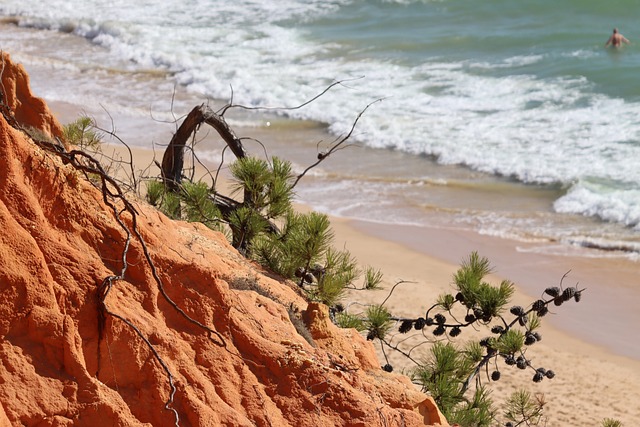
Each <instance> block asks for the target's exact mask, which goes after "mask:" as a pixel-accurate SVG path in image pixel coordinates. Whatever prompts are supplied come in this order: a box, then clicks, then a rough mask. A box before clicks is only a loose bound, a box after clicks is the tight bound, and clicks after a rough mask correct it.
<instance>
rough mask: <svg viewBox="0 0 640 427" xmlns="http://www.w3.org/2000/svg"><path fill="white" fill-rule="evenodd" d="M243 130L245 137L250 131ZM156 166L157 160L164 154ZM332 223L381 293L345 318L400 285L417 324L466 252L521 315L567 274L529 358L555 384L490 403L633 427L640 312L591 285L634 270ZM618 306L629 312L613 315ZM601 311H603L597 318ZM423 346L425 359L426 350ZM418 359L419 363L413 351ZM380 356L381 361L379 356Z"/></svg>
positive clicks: (506, 246) (480, 241) (617, 263)
mask: <svg viewBox="0 0 640 427" xmlns="http://www.w3.org/2000/svg"><path fill="white" fill-rule="evenodd" d="M52 109H53V111H54V112H55V113H56V114H57V115H58V117H59V118H60V120H61V122H63V123H66V122H68V121H70V120H72V119H73V117H75V116H76V115H77V114H79V112H80V111H81V110H80V109H79V108H78V107H77V106H72V105H65V104H60V103H53V104H52ZM241 131H242V132H245V133H251V132H255V129H254V130H252V129H243V130H241ZM281 143H282V141H281ZM283 144H284V143H283ZM285 145H286V144H285ZM112 150H113V153H116V156H122V157H123V158H127V154H126V153H125V152H124V150H123V147H122V146H112V145H106V146H105V147H104V149H103V151H104V152H105V153H106V154H108V155H109V156H111V155H112ZM132 151H133V153H134V154H133V155H134V168H135V170H136V171H140V170H145V174H146V175H148V176H154V175H157V174H158V171H157V168H155V167H151V168H150V169H147V167H148V166H149V165H150V164H151V163H152V159H153V156H154V153H153V151H151V150H148V149H142V148H137V147H134V148H133V150H132ZM155 157H156V159H159V158H160V157H161V149H159V150H157V151H156V153H155ZM197 176H198V174H196V177H197ZM300 209H309V207H307V206H300ZM331 221H332V225H333V229H334V231H335V241H334V245H335V246H336V247H339V248H346V249H348V250H349V251H350V252H351V253H352V254H353V255H354V256H355V257H356V258H357V259H358V261H359V263H360V264H361V265H362V266H366V265H371V266H374V267H376V268H379V269H381V271H382V272H383V273H384V289H383V290H379V291H369V292H352V293H351V294H350V295H349V296H348V297H347V299H346V300H345V303H346V305H347V307H348V309H349V310H350V311H352V312H359V311H363V305H366V304H368V303H380V302H382V301H383V300H384V299H385V298H386V297H387V295H388V293H389V290H390V289H391V287H392V286H393V285H394V284H396V283H398V282H400V281H405V282H407V283H403V284H402V285H400V286H399V287H398V288H397V289H396V290H395V291H394V293H393V295H392V296H391V298H389V299H388V301H387V302H386V304H385V305H386V306H387V307H388V308H389V310H390V311H391V312H392V313H393V314H394V315H396V316H407V317H418V316H422V315H423V313H424V311H425V310H426V308H428V307H429V306H430V305H431V304H432V303H433V302H434V301H435V299H436V298H437V296H438V295H439V294H441V293H443V292H448V291H451V289H452V285H451V283H452V276H453V274H454V272H455V271H456V269H457V266H458V265H459V262H460V261H461V260H462V259H464V258H466V257H467V256H468V255H469V253H470V252H471V251H473V250H477V251H479V252H480V254H481V255H483V256H487V257H488V258H489V259H490V260H491V263H492V265H493V266H494V269H495V273H494V274H493V275H492V277H491V282H492V283H495V284H498V283H499V282H500V281H501V280H502V279H504V278H506V279H509V280H511V281H513V282H515V284H516V287H517V293H516V295H515V297H514V301H513V302H514V303H516V304H520V305H523V306H526V305H528V304H530V303H531V302H532V301H533V300H534V299H536V298H537V297H538V296H539V295H540V294H541V293H542V290H543V289H544V288H545V287H546V286H551V285H557V284H558V283H559V281H560V279H561V278H562V276H563V275H564V274H565V273H567V272H568V271H569V270H571V272H570V273H569V276H568V278H567V279H565V280H567V282H565V283H564V284H565V285H568V286H569V285H571V286H572V285H575V284H576V283H579V284H580V285H581V286H582V285H584V287H586V288H587V292H585V295H584V298H583V301H582V302H581V303H580V304H575V303H573V302H572V304H566V305H565V306H563V307H560V309H558V310H557V312H556V314H555V315H553V316H547V317H545V318H544V319H543V320H544V322H543V327H542V328H541V330H540V333H541V334H542V336H543V340H542V341H541V342H540V343H538V344H536V345H535V346H534V347H532V348H531V350H530V353H529V356H530V357H531V359H532V360H533V361H534V362H535V363H536V365H538V366H544V367H546V368H547V369H553V370H554V371H555V372H556V377H555V378H554V379H553V380H545V381H543V382H542V383H539V384H535V383H533V382H532V381H531V378H530V377H531V375H530V373H529V372H526V373H523V372H521V371H519V370H517V369H511V368H509V367H507V366H501V368H500V370H501V372H502V379H501V380H500V381H499V382H495V383H493V384H492V390H493V391H492V396H493V397H494V399H495V401H496V402H500V401H501V400H502V399H503V398H504V397H505V396H508V395H509V394H510V393H511V392H512V391H513V390H515V389H516V388H518V387H523V388H526V389H527V390H529V391H530V392H531V393H533V394H536V393H541V394H543V395H544V400H545V401H546V406H545V413H546V414H547V417H548V421H547V424H546V425H547V426H569V425H571V426H598V425H600V421H601V420H602V419H603V418H607V417H610V418H615V419H618V420H620V421H622V422H623V425H625V426H633V425H637V424H638V422H640V404H639V403H638V402H640V360H638V358H637V357H635V358H634V357H633V354H636V355H637V352H636V349H637V343H636V342H633V341H634V336H637V333H636V332H635V325H638V324H639V322H638V313H637V312H636V311H634V310H632V309H631V308H632V307H633V305H634V304H635V303H636V301H637V300H634V299H633V298H634V295H635V294H634V293H633V291H634V290H633V289H626V288H625V287H624V286H620V287H617V288H616V287H607V288H606V289H603V288H601V287H598V286H595V285H593V284H594V283H597V282H598V281H602V283H607V284H609V283H615V282H612V280H611V279H612V276H613V277H618V276H619V277H621V280H620V281H619V283H629V282H628V281H626V280H628V277H630V276H631V275H633V274H634V272H635V271H636V270H635V269H636V268H637V266H635V265H633V263H628V262H625V261H621V260H616V259H611V260H607V259H597V260H594V259H588V258H579V257H575V258H570V257H551V256H545V255H539V254H535V253H527V252H526V251H523V248H522V247H520V246H519V245H518V244H517V243H516V242H510V241H508V240H505V239H498V238H492V237H488V236H481V235H478V234H473V233H462V232H459V231H455V230H447V229H429V228H424V227H409V226H396V225H384V224H377V223H369V222H363V221H354V220H350V219H347V218H338V217H332V218H331ZM608 305H611V306H608ZM616 307H626V308H625V309H624V310H618V311H616ZM598 308H600V309H602V311H601V312H599V311H597V310H598ZM602 312H609V313H611V312H613V313H617V315H619V316H621V317H622V318H623V319H624V322H623V323H624V324H625V325H626V328H627V329H626V330H625V331H617V332H623V333H626V334H627V337H628V341H629V342H630V343H631V344H630V345H629V346H628V347H627V346H625V342H626V341H620V340H613V341H611V340H610V342H611V344H610V345H607V332H608V323H607V319H606V318H604V316H601V315H600V313H602ZM585 322H587V324H585ZM589 322H591V323H589ZM463 337H464V335H462V337H461V338H462V339H464V338H463ZM392 340H393V338H392ZM424 347H425V348H424V349H425V350H426V348H427V346H424ZM415 355H416V357H417V358H419V357H420V350H418V351H417V352H416V353H415ZM379 356H380V360H381V361H382V360H384V359H383V355H382V353H381V352H379ZM387 356H388V357H389V361H390V363H391V364H392V365H394V367H395V369H396V371H407V372H408V370H409V369H410V368H411V367H412V365H411V364H410V363H409V362H408V361H407V359H406V358H404V357H402V356H401V355H399V354H397V353H395V354H394V353H393V352H389V351H388V350H387ZM381 364H383V363H382V362H381Z"/></svg>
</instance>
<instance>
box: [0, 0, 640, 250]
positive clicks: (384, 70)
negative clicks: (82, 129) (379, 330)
mask: <svg viewBox="0 0 640 427" xmlns="http://www.w3.org/2000/svg"><path fill="white" fill-rule="evenodd" d="M639 13H640V12H637V8H636V7H634V4H633V3H632V2H631V1H630V0H626V1H622V0H616V1H610V2H606V3H605V2H601V1H596V0H588V1H585V0H581V1H577V0H567V1H563V2H557V1H550V0H536V1H532V0H522V1H518V2H514V1H506V0H487V1H482V2H480V1H474V0H439V1H435V0H434V1H429V0H333V1H326V0H305V1H303V0H282V1H278V2H275V1H257V0H236V1H234V2H227V1H219V0H180V1H178V0H164V1H154V0H145V1H139V2H135V3H134V2H125V1H122V0H120V1H113V0H110V1H107V0H47V1H44V0H30V1H28V2H25V1H24V0H2V1H1V2H0V17H1V18H2V19H3V22H4V25H3V26H2V28H3V33H2V34H3V36H2V38H1V39H0V48H2V49H5V50H8V51H10V52H11V53H12V55H13V56H14V57H15V58H16V59H17V60H19V61H20V62H23V63H24V64H25V66H26V67H27V69H29V67H32V68H34V69H38V70H44V71H42V73H43V74H44V77H45V78H43V79H37V78H34V79H33V80H34V85H35V86H36V92H37V93H38V94H39V95H40V96H43V97H45V98H47V99H50V100H59V101H64V102H71V103H76V104H80V105H88V106H93V107H94V108H95V109H96V110H98V111H99V110H100V109H104V110H107V111H110V112H115V111H117V112H126V113H127V114H129V115H140V116H147V117H148V116H149V115H150V113H151V114H153V115H154V117H158V118H161V117H166V116H167V115H168V110H169V109H170V108H173V109H174V113H177V115H178V116H179V115H180V114H183V113H184V112H186V111H188V110H189V109H190V108H191V107H193V106H194V105H197V103H200V102H202V101H203V100H205V99H211V100H212V101H211V102H212V103H214V104H215V103H216V102H217V104H216V105H220V106H221V105H222V103H223V102H222V101H213V100H228V99H230V98H231V97H233V101H234V102H235V103H237V104H243V105H246V106H252V107H294V106H297V105H300V104H302V103H304V102H305V101H307V100H309V99H311V98H313V97H314V96H315V95H317V94H319V93H320V92H322V90H324V89H325V88H326V87H327V86H328V85H330V84H331V83H332V82H335V81H342V82H343V83H342V84H341V85H338V86H335V87H334V88H333V89H332V90H331V91H329V92H328V93H327V94H325V95H324V96H322V97H321V98H319V99H318V100H316V101H314V102H313V103H311V104H309V105H307V106H305V107H304V108H300V109H290V110H286V109H281V110H277V111H275V112H274V111H271V112H270V113H269V115H264V114H254V115H245V116H242V118H241V119H237V120H238V121H237V122H236V124H240V125H244V126H253V127H255V128H256V129H261V130H264V129H265V128H269V127H271V128H274V129H279V130H283V129H285V130H286V129H289V130H293V131H296V130H298V129H300V128H305V129H307V128H313V129H316V130H318V131H319V132H325V131H326V132H328V133H329V134H330V135H333V136H339V135H343V134H345V133H346V132H348V131H349V129H350V128H351V126H352V124H353V122H354V120H355V118H356V117H357V115H358V113H359V112H361V111H362V110H363V109H364V108H365V107H366V106H367V105H369V104H371V103H373V104H372V105H371V106H370V107H369V108H368V109H367V111H366V113H365V114H364V115H363V117H362V118H361V119H360V121H359V122H358V124H357V127H356V129H355V132H354V135H353V138H352V141H353V142H354V143H357V147H352V149H349V150H344V151H343V152H341V154H340V158H337V159H335V160H334V159H332V160H331V161H330V162H329V161H328V162H325V163H323V164H322V165H321V166H320V167H319V168H317V169H315V170H314V174H313V175H314V180H311V182H309V183H308V184H305V185H303V186H301V187H300V189H299V197H300V199H301V200H302V201H304V202H307V203H309V204H311V205H313V206H315V207H316V208H318V209H322V210H324V211H327V212H330V213H333V214H336V215H342V216H347V217H352V218H359V219H365V220H371V221H378V222H384V223H399V224H400V223H401V224H414V225H430V226H438V227H454V228H460V229H465V230H473V231H476V232H479V233H483V234H487V235H493V236H500V237H504V238H512V239H516V240H519V241H523V242H528V243H532V242H534V243H535V242H541V243H544V245H543V246H540V249H539V250H541V251H548V252H549V251H550V252H554V253H557V254H559V255H562V254H565V253H571V254H576V253H579V254H581V255H584V256H588V257H612V256H614V257H627V258H629V259H633V260H636V259H638V258H640V167H639V166H640V160H639V159H640V84H638V81H639V79H638V70H640V48H638V47H637V44H639V43H640V29H638V26H637V22H638V16H637V15H638V14H639ZM613 27H618V28H619V29H620V32H621V33H622V34H624V35H625V36H626V37H627V38H629V39H630V40H631V41H632V44H631V45H630V46H625V47H623V48H622V49H605V48H604V43H605V41H606V40H607V38H608V37H609V35H610V34H611V32H612V29H613ZM52 81H54V82H55V84H51V82H52ZM39 85H40V86H39ZM175 85H177V87H179V88H181V90H183V91H184V93H185V94H186V95H185V96H183V97H179V98H177V99H176V100H174V104H173V105H170V101H169V100H170V99H171V96H172V91H173V88H174V86H175ZM378 100H380V102H375V101H378ZM274 114H275V115H274ZM163 115H164V116H163ZM292 120H293V121H292ZM126 130H127V129H126V128H125V129H124V130H123V131H124V132H126ZM329 142H330V140H323V141H322V142H321V143H319V144H318V146H319V147H320V148H319V149H322V147H323V146H324V147H326V144H327V143H329ZM316 143H318V141H315V140H314V141H311V143H310V144H309V145H308V147H306V149H309V150H311V151H314V150H315V149H316V148H315V147H316V145H317V144H316ZM133 144H134V145H143V146H149V145H150V144H151V141H149V140H144V138H138V137H136V139H135V141H133ZM323 144H324V145H323ZM309 147H311V148H309ZM281 148H283V150H284V151H287V147H281ZM204 149H205V150H206V147H204ZM216 150H218V151H219V147H218V148H215V147H211V148H210V151H211V152H210V153H209V155H210V157H211V158H215V156H216ZM291 151H295V150H293V149H292V150H291ZM311 154H312V157H311V159H313V158H314V157H313V156H315V151H314V152H313V153H311ZM206 155H207V154H206V153H205V154H203V156H205V157H206ZM336 157H338V156H336ZM294 161H296V162H297V164H296V166H297V167H298V168H299V169H302V168H303V167H304V166H306V165H307V164H310V163H311V161H306V160H304V158H302V157H295V156H294ZM603 249H604V250H603Z"/></svg>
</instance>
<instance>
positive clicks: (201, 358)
mask: <svg viewBox="0 0 640 427" xmlns="http://www.w3.org/2000/svg"><path fill="white" fill-rule="evenodd" d="M4 64H5V67H4V72H3V75H2V82H3V85H4V86H3V87H4V90H5V91H6V92H7V93H5V94H3V95H4V98H3V99H4V100H5V101H4V102H5V103H6V104H7V105H8V106H9V107H10V109H11V111H13V113H14V116H15V118H16V120H17V121H18V123H21V124H23V125H24V126H31V127H35V128H37V129H40V130H41V131H42V132H44V133H46V134H49V135H52V136H60V135H61V127H60V125H59V124H58V123H57V121H56V119H55V118H54V117H53V116H52V115H51V114H50V112H49V111H48V109H47V107H46V104H45V103H44V102H43V101H41V100H39V99H37V98H34V97H33V96H32V95H31V94H30V91H29V86H28V78H27V75H26V73H25V72H24V70H23V69H22V67H20V66H15V65H13V64H12V63H11V61H10V59H9V57H8V56H7V55H4ZM113 203H116V206H115V207H116V210H117V211H119V210H120V209H121V208H122V204H121V202H117V201H114V202H113ZM135 209H136V210H137V216H136V218H135V219H136V221H135V223H136V226H137V229H136V230H137V231H138V233H139V235H137V234H136V233H134V231H136V230H134V229H133V224H134V221H133V218H132V216H131V215H130V214H127V213H125V214H123V215H122V223H119V222H118V221H117V217H116V214H115V213H114V209H113V208H112V207H110V206H108V205H107V204H105V203H104V201H103V196H102V193H101V192H100V190H98V189H96V188H95V187H94V186H93V185H91V184H90V183H89V182H88V181H86V180H85V178H84V177H83V176H82V175H81V174H80V173H79V172H78V171H76V170H74V169H73V167H72V166H71V165H68V164H63V163H62V162H61V161H60V160H59V159H58V158H57V157H56V156H55V155H53V154H51V153H48V152H45V151H44V150H42V149H41V148H39V147H38V146H37V145H36V144H35V143H34V142H33V141H31V140H30V139H29V138H28V137H26V136H25V134H24V133H23V132H21V131H20V130H17V129H14V128H13V127H11V126H10V125H9V124H8V123H7V121H6V120H4V118H2V117H0V228H1V229H2V233H0V265H1V266H2V268H1V269H0V298H1V299H0V425H26V426H71V425H78V426H142V425H146V426H175V425H181V426H255V425H258V426H363V427H364V426H367V427H368V426H418V425H438V424H440V425H447V424H446V421H445V420H444V418H443V417H442V416H441V414H440V413H439V412H438V409H437V408H436V407H435V405H434V404H433V401H432V400H431V399H430V398H428V397H427V396H426V395H424V394H422V393H420V392H418V391H416V389H415V388H414V387H413V386H412V384H411V383H410V382H409V380H408V379H407V378H406V377H402V376H399V375H395V374H389V373H386V372H383V371H382V370H381V369H380V366H379V362H378V361H377V360H376V357H375V353H374V350H373V347H372V345H371V344H370V343H369V342H367V341H366V340H364V339H363V338H362V337H361V336H360V335H359V334H358V333H356V332H355V331H354V330H342V329H339V328H337V327H335V326H334V325H333V324H332V323H331V322H330V321H329V318H328V315H327V308H326V307H324V306H322V305H319V304H307V302H306V301H305V300H304V299H303V298H302V297H301V296H300V295H298V294H297V293H296V291H295V287H291V286H289V285H288V284H287V283H286V282H281V281H277V280H275V279H272V278H270V277H269V276H267V275H265V274H263V273H262V271H261V270H260V268H259V267H257V266H256V265H255V264H253V263H251V262H249V261H247V260H246V259H244V258H243V257H242V256H240V255H239V254H238V253H237V252H236V251H235V250H234V249H233V248H232V247H230V246H229V244H228V243H227V242H226V240H225V238H224V237H223V236H222V235H220V234H218V233H215V232H213V231H211V230H209V229H207V228H205V227H204V226H201V225H199V224H187V223H181V222H173V221H170V220H169V219H167V218H166V217H164V216H163V215H161V214H159V213H158V212H156V211H155V210H154V209H152V208H150V207H148V206H146V205H145V204H144V203H141V202H140V203H135ZM123 225H124V227H123ZM127 230H128V232H129V233H132V234H131V238H130V245H129V249H128V251H127V253H126V266H127V268H126V271H125V274H124V279H122V280H115V281H113V283H112V287H111V288H110V289H109V291H108V293H107V294H106V298H105V299H104V303H105V306H106V308H107V309H108V310H109V311H110V312H111V313H114V314H115V315H116V316H111V315H107V316H106V318H105V322H104V329H103V332H102V334H100V333H99V321H98V318H99V310H98V307H99V305H98V297H97V293H98V292H97V291H98V288H99V286H100V284H101V283H102V282H103V280H104V279H105V278H106V277H109V276H113V275H118V274H120V272H121V271H122V270H123V267H124V265H125V257H124V256H123V251H124V248H125V244H126V242H127V237H128V234H127ZM143 242H144V244H145V245H146V246H143ZM145 248H146V251H147V253H148V254H149V257H150V258H151V260H152V263H151V264H150V263H149V262H148V261H147V259H146V256H145ZM161 289H162V290H164V293H165V294H164V295H163V292H161ZM165 295H166V296H165ZM170 300H172V301H173V302H174V303H175V307H174V305H172V304H171V303H170V302H169V301H170ZM176 307H178V308H179V309H180V310H182V311H183V312H184V313H185V314H186V315H188V316H189V317H191V318H192V319H195V320H196V321H197V322H200V323H201V324H202V325H206V327H207V328H210V329H211V330H213V331H215V332H216V333H217V334H212V333H210V332H207V331H206V330H205V329H203V328H202V327H200V326H198V325H197V324H195V323H193V322H190V321H188V320H187V319H186V317H185V316H183V315H182V314H181V313H180V312H179V311H178V310H177V309H176ZM290 307H293V308H294V309H297V310H298V311H299V312H300V313H302V318H303V319H304V321H305V322H306V324H307V328H308V329H309V331H310V333H311V335H312V336H313V339H314V345H311V344H310V343H309V342H307V341H306V340H305V339H304V338H303V337H302V336H301V335H300V334H299V333H298V331H297V330H296V328H295V327H294V325H293V324H292V322H291V320H290V317H289V314H288V311H287V310H288V308H290ZM172 385H173V388H172Z"/></svg>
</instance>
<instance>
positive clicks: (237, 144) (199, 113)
mask: <svg viewBox="0 0 640 427" xmlns="http://www.w3.org/2000/svg"><path fill="white" fill-rule="evenodd" d="M202 123H206V124H208V125H209V126H211V127H213V128H214V129H215V130H216V131H217V132H218V134H219V135H220V137H221V138H222V139H223V140H224V142H226V144H227V146H228V147H229V148H230V149H231V151H232V152H233V154H234V155H235V156H236V157H237V158H238V159H241V158H244V157H246V156H247V153H246V151H245V149H244V146H243V145H242V142H241V141H240V139H238V137H236V135H235V134H234V133H233V131H232V130H231V128H230V127H229V125H228V124H227V122H226V121H225V119H224V117H223V116H221V115H219V114H217V113H216V112H215V111H213V110H212V109H211V108H209V107H208V106H205V105H204V104H203V105H200V106H198V107H195V108H194V109H193V110H191V112H190V113H189V114H188V115H187V117H186V118H185V119H184V121H183V122H182V124H181V125H180V127H179V128H178V130H177V131H176V133H175V135H173V138H171V142H170V143H169V146H168V147H167V149H166V150H165V152H164V155H163V156H162V179H163V180H164V183H165V185H167V186H168V187H169V188H170V189H172V190H174V191H175V190H177V189H178V188H179V187H180V183H181V182H182V168H183V166H184V150H185V147H186V144H187V141H188V140H189V138H190V137H191V134H193V132H194V131H196V130H197V129H198V127H199V126H200V125H201V124H202Z"/></svg>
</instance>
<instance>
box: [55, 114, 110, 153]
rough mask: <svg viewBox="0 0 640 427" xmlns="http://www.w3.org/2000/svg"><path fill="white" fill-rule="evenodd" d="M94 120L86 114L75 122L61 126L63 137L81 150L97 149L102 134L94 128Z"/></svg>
mask: <svg viewBox="0 0 640 427" xmlns="http://www.w3.org/2000/svg"><path fill="white" fill-rule="evenodd" d="M95 127H96V124H95V122H94V120H93V119H92V118H90V117H87V116H82V117H79V118H78V119H77V120H76V121H75V122H72V123H69V124H67V125H65V126H64V127H63V136H64V139H65V140H66V141H67V142H68V143H70V144H73V145H77V146H78V147H80V149H81V150H86V149H90V150H94V151H98V150H99V148H100V144H101V143H102V135H101V134H100V133H99V132H96V130H95Z"/></svg>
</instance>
